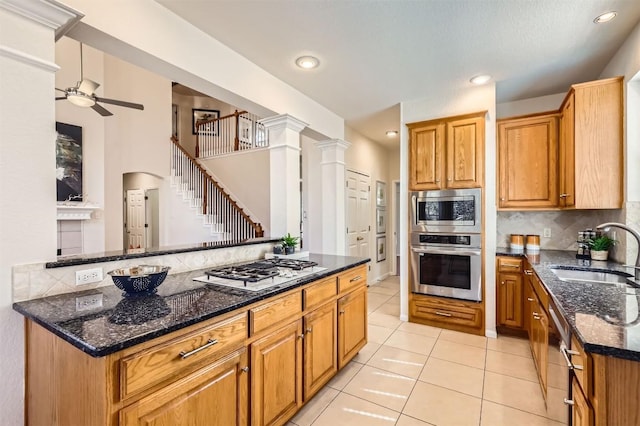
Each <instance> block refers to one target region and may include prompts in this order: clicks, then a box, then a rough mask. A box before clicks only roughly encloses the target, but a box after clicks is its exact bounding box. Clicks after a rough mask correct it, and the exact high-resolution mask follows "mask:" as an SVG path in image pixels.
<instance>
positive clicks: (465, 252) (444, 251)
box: [411, 247, 481, 256]
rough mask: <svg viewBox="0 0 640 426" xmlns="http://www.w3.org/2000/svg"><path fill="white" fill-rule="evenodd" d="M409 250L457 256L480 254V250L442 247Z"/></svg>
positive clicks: (419, 252) (412, 248)
mask: <svg viewBox="0 0 640 426" xmlns="http://www.w3.org/2000/svg"><path fill="white" fill-rule="evenodd" d="M411 251H413V252H414V253H418V254H450V255H458V256H480V254H481V251H480V250H447V249H442V248H432V249H428V248H418V247H411Z"/></svg>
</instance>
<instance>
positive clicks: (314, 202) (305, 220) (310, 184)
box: [300, 135, 324, 253]
mask: <svg viewBox="0 0 640 426" xmlns="http://www.w3.org/2000/svg"><path fill="white" fill-rule="evenodd" d="M315 143H316V140H314V139H311V138H310V137H308V136H304V135H302V136H300V147H301V149H302V159H301V161H302V230H303V236H302V238H303V250H308V251H310V252H313V253H324V249H323V246H322V238H323V237H322V217H321V214H322V173H321V169H320V164H321V162H322V151H321V150H320V149H319V148H318V147H316V146H315Z"/></svg>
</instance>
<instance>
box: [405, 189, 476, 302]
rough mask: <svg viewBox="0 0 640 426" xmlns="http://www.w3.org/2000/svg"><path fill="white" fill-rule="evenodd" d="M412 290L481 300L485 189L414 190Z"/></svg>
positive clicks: (412, 202)
mask: <svg viewBox="0 0 640 426" xmlns="http://www.w3.org/2000/svg"><path fill="white" fill-rule="evenodd" d="M410 195H411V262H410V264H411V274H412V291H413V292H414V293H420V294H429V295H435V296H444V297H453V298H456V299H463V300H472V301H477V302H479V301H481V300H482V262H481V259H482V256H481V254H482V247H481V242H482V211H481V210H482V201H481V200H482V190H481V189H480V188H474V189H452V190H440V191H421V192H412V193H411V194H410Z"/></svg>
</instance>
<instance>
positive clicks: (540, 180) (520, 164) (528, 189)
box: [498, 114, 558, 208]
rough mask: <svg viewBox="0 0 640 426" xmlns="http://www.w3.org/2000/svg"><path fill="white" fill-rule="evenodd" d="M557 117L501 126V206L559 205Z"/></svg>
mask: <svg viewBox="0 0 640 426" xmlns="http://www.w3.org/2000/svg"><path fill="white" fill-rule="evenodd" d="M557 134H558V128H557V114H549V115H542V116H536V117H529V118H519V119H513V120H503V121H500V122H499V123H498V207H499V208H544V207H555V206H557V205H558V177H557V170H558V137H557Z"/></svg>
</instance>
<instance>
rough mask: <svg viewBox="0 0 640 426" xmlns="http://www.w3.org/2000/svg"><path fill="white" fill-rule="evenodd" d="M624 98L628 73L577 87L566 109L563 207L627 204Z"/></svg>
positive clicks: (563, 110) (563, 116)
mask: <svg viewBox="0 0 640 426" xmlns="http://www.w3.org/2000/svg"><path fill="white" fill-rule="evenodd" d="M622 102H623V95H622V77H616V78H609V79H605V80H598V81H593V82H589V83H582V84H575V85H573V86H572V87H571V90H570V91H569V93H568V94H567V97H566V98H565V100H564V102H563V103H562V107H561V108H560V110H561V115H560V151H559V159H560V173H559V178H560V180H559V191H560V193H559V195H558V197H559V199H558V206H559V207H561V208H575V209H619V208H622V202H623V179H624V163H623V133H622V132H623V130H622V117H623V114H624V107H623V103H622Z"/></svg>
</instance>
